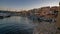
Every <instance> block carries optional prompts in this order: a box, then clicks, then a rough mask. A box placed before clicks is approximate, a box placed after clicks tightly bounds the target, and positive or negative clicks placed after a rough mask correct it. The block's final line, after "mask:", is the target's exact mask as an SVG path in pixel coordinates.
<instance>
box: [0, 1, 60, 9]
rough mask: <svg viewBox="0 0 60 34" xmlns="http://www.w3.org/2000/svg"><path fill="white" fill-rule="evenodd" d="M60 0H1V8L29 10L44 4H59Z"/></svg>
mask: <svg viewBox="0 0 60 34" xmlns="http://www.w3.org/2000/svg"><path fill="white" fill-rule="evenodd" d="M59 1H60V0H0V10H29V9H33V8H40V7H44V6H58V5H59Z"/></svg>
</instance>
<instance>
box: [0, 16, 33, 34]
mask: <svg viewBox="0 0 60 34" xmlns="http://www.w3.org/2000/svg"><path fill="white" fill-rule="evenodd" d="M33 27H34V25H33V23H32V21H31V20H29V19H28V18H26V17H20V16H19V17H18V16H13V17H9V18H4V19H0V34H32V32H33Z"/></svg>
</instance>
